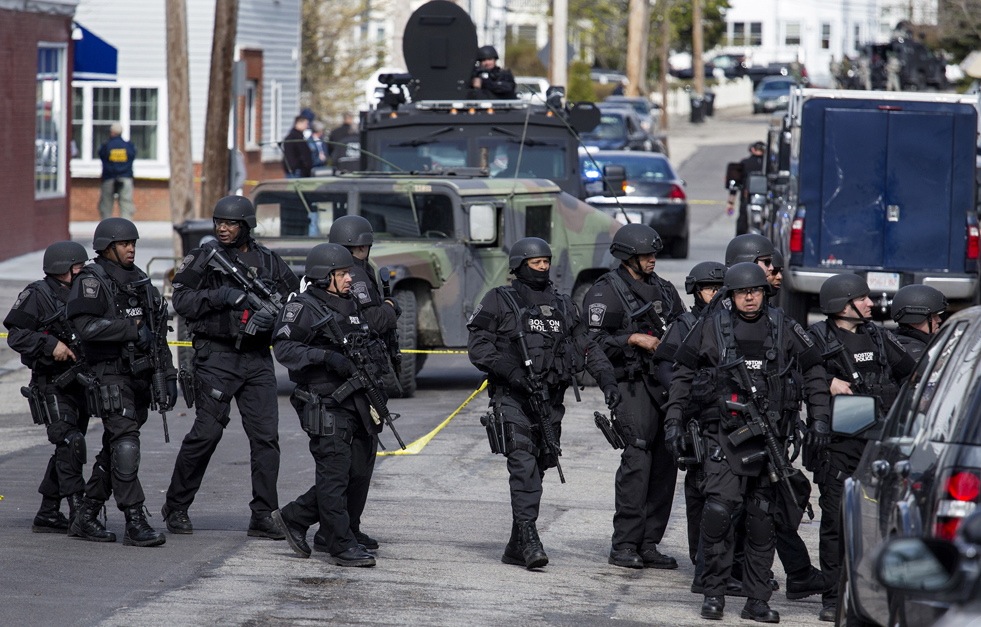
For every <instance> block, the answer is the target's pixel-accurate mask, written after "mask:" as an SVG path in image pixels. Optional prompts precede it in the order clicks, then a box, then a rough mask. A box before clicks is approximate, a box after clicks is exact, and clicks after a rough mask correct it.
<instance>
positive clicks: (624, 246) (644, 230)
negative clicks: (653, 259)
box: [610, 223, 664, 261]
mask: <svg viewBox="0 0 981 627" xmlns="http://www.w3.org/2000/svg"><path fill="white" fill-rule="evenodd" d="M662 248H664V245H663V244H662V243H661V236H660V235H658V234H657V231H655V230H654V229H653V228H651V227H649V226H648V225H646V224H636V223H634V224H625V225H624V226H621V227H620V230H618V231H617V232H616V234H615V235H614V236H613V243H612V244H610V252H611V253H613V256H614V257H616V258H617V259H620V260H622V261H626V260H627V259H630V258H631V257H633V256H634V255H649V254H651V253H654V254H655V255H656V254H658V253H659V252H661V249H662Z"/></svg>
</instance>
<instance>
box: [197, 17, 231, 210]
mask: <svg viewBox="0 0 981 627" xmlns="http://www.w3.org/2000/svg"><path fill="white" fill-rule="evenodd" d="M237 29H238V0H217V1H216V2H215V28H214V36H213V37H212V42H211V77H210V80H209V81H208V85H209V90H208V113H207V117H206V118H205V124H204V163H203V164H202V167H201V175H202V176H201V178H202V181H201V211H202V213H203V212H205V211H207V210H209V209H210V208H211V207H214V206H215V203H216V202H217V201H218V199H219V198H221V197H223V196H225V195H227V194H228V116H229V113H230V111H231V108H232V64H233V62H234V55H235V36H236V32H237ZM236 131H237V129H236Z"/></svg>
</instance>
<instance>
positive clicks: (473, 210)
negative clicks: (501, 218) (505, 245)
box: [468, 205, 497, 244]
mask: <svg viewBox="0 0 981 627" xmlns="http://www.w3.org/2000/svg"><path fill="white" fill-rule="evenodd" d="M468 213H469V214H470V216H469V217H470V242H471V243H474V244H492V243H493V242H495V241H497V209H495V207H494V205H470V207H469V208H468Z"/></svg>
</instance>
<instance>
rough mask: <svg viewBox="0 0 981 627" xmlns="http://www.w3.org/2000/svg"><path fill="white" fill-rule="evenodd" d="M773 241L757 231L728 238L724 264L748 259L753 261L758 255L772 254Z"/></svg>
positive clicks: (766, 255) (730, 265) (732, 263)
mask: <svg viewBox="0 0 981 627" xmlns="http://www.w3.org/2000/svg"><path fill="white" fill-rule="evenodd" d="M773 250H774V249H773V242H771V241H770V240H769V239H767V238H766V237H764V236H762V235H760V234H758V233H744V234H742V235H737V236H736V237H734V238H732V239H731V240H729V245H728V246H726V265H727V266H729V267H732V266H733V265H734V264H737V263H742V262H744V261H749V262H751V263H755V262H756V260H757V259H759V258H760V257H772V256H773Z"/></svg>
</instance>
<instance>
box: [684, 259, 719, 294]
mask: <svg viewBox="0 0 981 627" xmlns="http://www.w3.org/2000/svg"><path fill="white" fill-rule="evenodd" d="M725 278H726V267H725V265H723V264H721V263H719V262H718V261H703V262H702V263H699V264H695V267H694V268H692V269H691V273H689V275H688V276H686V277H685V293H686V294H694V293H695V290H699V289H702V288H703V287H705V286H706V285H722V282H723V281H724V280H725Z"/></svg>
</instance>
